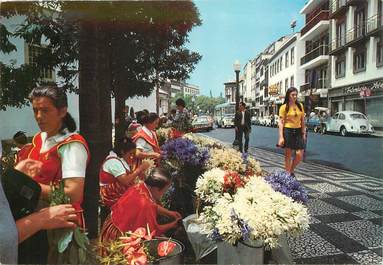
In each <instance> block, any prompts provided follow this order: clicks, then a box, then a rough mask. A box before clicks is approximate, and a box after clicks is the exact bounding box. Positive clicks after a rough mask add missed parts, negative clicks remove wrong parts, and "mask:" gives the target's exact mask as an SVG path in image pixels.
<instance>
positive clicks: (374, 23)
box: [367, 14, 383, 33]
mask: <svg viewBox="0 0 383 265" xmlns="http://www.w3.org/2000/svg"><path fill="white" fill-rule="evenodd" d="M382 16H383V14H376V15H375V16H372V17H369V18H368V19H367V33H369V32H371V31H374V30H376V29H378V28H380V27H382V26H383V21H382Z"/></svg>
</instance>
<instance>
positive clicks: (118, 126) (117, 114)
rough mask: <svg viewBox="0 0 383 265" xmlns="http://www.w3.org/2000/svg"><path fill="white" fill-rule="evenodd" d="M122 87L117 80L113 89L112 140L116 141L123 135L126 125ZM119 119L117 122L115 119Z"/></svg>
mask: <svg viewBox="0 0 383 265" xmlns="http://www.w3.org/2000/svg"><path fill="white" fill-rule="evenodd" d="M122 90H123V88H122V87H121V86H120V84H119V82H117V85H116V87H115V90H114V92H115V93H114V95H115V102H114V103H115V105H114V121H115V124H114V125H115V127H114V142H115V143H116V140H118V139H121V138H122V137H124V135H125V130H126V129H127V128H126V127H127V126H126V121H125V114H124V108H125V99H126V98H125V94H124V93H123V91H122ZM117 119H118V120H119V122H118V123H117V122H116V120H117Z"/></svg>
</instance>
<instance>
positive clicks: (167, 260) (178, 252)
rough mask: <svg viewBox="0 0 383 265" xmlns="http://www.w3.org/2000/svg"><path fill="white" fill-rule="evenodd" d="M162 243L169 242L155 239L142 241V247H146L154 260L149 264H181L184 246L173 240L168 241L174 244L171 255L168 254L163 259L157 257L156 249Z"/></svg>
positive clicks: (167, 239) (164, 239) (163, 239)
mask: <svg viewBox="0 0 383 265" xmlns="http://www.w3.org/2000/svg"><path fill="white" fill-rule="evenodd" d="M163 241H169V238H167V237H157V238H155V239H152V240H147V241H144V246H145V247H147V249H148V252H149V253H150V255H151V256H152V257H154V260H153V261H151V262H150V263H149V264H163V265H173V264H174V265H175V264H183V252H184V250H185V246H184V245H183V244H182V243H181V242H179V241H178V240H175V239H170V242H173V243H175V244H176V246H175V248H174V249H173V251H172V253H170V254H168V255H167V256H165V257H160V256H158V254H157V247H158V244H159V243H161V242H163Z"/></svg>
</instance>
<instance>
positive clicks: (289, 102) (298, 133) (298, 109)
mask: <svg viewBox="0 0 383 265" xmlns="http://www.w3.org/2000/svg"><path fill="white" fill-rule="evenodd" d="M297 97H298V90H297V89H296V88H295V87H290V88H289V89H288V90H287V91H286V95H285V100H284V103H283V105H282V106H281V107H280V109H279V140H278V146H279V147H283V148H285V169H286V171H287V172H289V173H290V174H291V175H294V169H295V168H296V167H297V165H298V164H299V162H301V160H302V158H303V153H304V148H305V147H304V144H305V140H306V127H305V112H304V108H303V105H302V104H301V103H299V102H298V100H297ZM293 152H294V153H295V154H294V159H292V154H293Z"/></svg>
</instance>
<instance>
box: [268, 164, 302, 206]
mask: <svg viewBox="0 0 383 265" xmlns="http://www.w3.org/2000/svg"><path fill="white" fill-rule="evenodd" d="M265 181H266V182H267V183H269V184H270V185H271V187H273V189H274V190H275V191H279V192H280V193H282V194H284V195H286V196H287V197H290V198H292V199H293V200H294V201H296V202H301V203H307V201H308V195H307V192H306V190H305V188H304V187H303V186H302V185H301V183H300V182H299V181H298V180H296V179H295V178H294V177H293V176H291V174H289V173H288V172H286V171H274V172H273V173H272V174H270V175H267V176H266V177H265Z"/></svg>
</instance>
